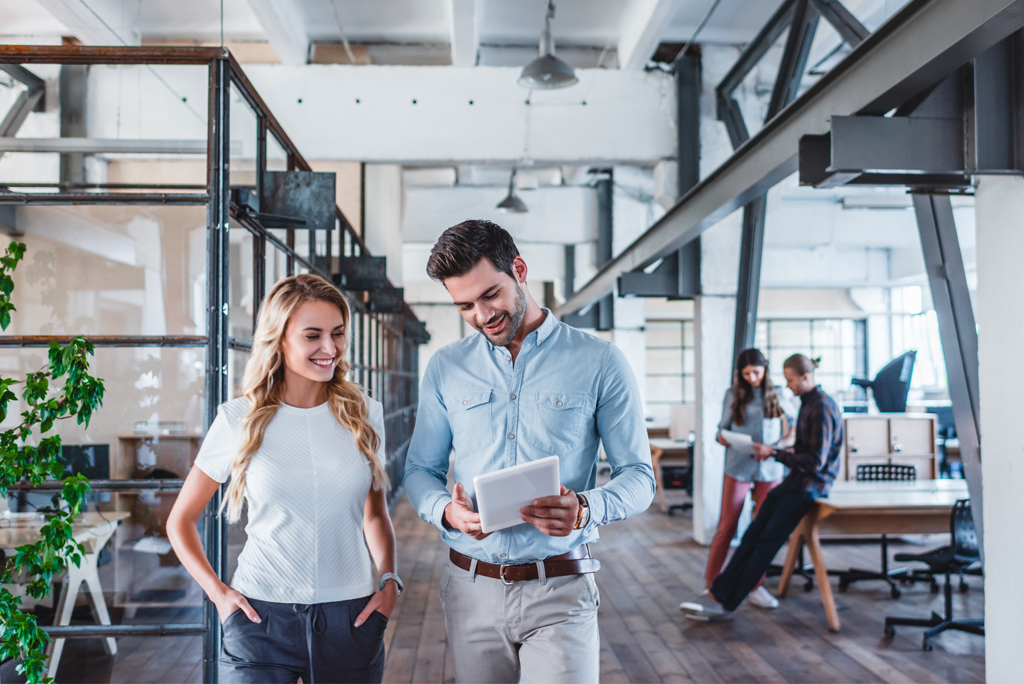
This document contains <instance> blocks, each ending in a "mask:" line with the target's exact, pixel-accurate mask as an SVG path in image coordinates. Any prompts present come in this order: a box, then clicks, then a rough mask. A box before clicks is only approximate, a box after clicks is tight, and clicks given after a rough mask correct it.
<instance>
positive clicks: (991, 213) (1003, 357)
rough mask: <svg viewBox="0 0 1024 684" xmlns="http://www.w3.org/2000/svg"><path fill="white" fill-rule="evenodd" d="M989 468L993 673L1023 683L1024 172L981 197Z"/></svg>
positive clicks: (988, 623) (984, 439)
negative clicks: (1023, 357)
mask: <svg viewBox="0 0 1024 684" xmlns="http://www.w3.org/2000/svg"><path fill="white" fill-rule="evenodd" d="M975 215H976V218H977V250H978V251H977V254H978V257H977V264H978V305H977V321H978V356H979V358H980V364H979V385H980V389H981V402H980V404H981V469H982V482H983V490H984V492H985V497H984V512H985V556H986V557H985V632H986V635H985V678H986V680H987V681H989V682H1012V681H1019V678H1020V676H1021V675H1020V673H1021V670H1022V669H1024V651H1022V650H1021V648H1020V646H1021V635H1024V592H1022V591H1021V590H1020V569H1021V568H1022V567H1024V525H1021V518H1022V514H1021V502H1020V498H1021V496H1020V493H1021V491H1022V490H1024V433H1022V432H1021V429H1020V416H1021V414H1022V413H1024V394H1022V393H1021V387H1024V366H1022V365H1021V364H1020V363H1019V357H1020V344H1021V340H1022V339H1024V300H1022V299H1021V298H1020V296H1019V295H1020V292H1021V289H1022V287H1024V273H1022V271H1021V268H1020V255H1021V254H1024V230H1022V228H1024V222H1022V219H1021V216H1024V178H1021V177H1018V176H982V177H981V180H980V181H979V183H978V189H977V193H976V195H975Z"/></svg>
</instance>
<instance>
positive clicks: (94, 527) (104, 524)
mask: <svg viewBox="0 0 1024 684" xmlns="http://www.w3.org/2000/svg"><path fill="white" fill-rule="evenodd" d="M129 515H131V514H130V513H128V512H127V511H106V512H104V513H83V514H82V515H80V516H78V518H76V519H75V523H74V525H73V526H72V528H71V529H72V535H73V537H74V539H75V541H77V542H78V543H79V544H81V545H82V546H83V547H85V555H84V557H83V558H82V562H81V564H80V565H79V566H78V567H75V564H74V563H69V564H68V571H67V577H66V578H65V580H64V586H63V588H62V589H61V592H60V598H59V599H58V601H57V605H56V611H55V620H54V622H55V623H56V624H58V625H70V624H71V612H72V611H73V610H74V608H75V601H76V600H77V599H78V591H79V589H81V587H82V583H83V582H85V583H86V584H88V585H89V599H90V602H91V603H92V608H93V616H94V617H95V618H96V620H97V622H99V624H101V625H109V624H110V614H109V613H108V612H107V602H106V601H105V600H104V599H103V587H102V586H101V585H100V578H99V574H98V572H97V561H98V560H99V555H100V550H101V549H102V548H103V546H104V545H105V544H106V543H107V540H108V539H110V536H111V535H112V534H114V531H115V530H116V529H117V526H118V525H120V524H121V521H122V520H124V519H125V518H127V517H128V516H129ZM11 523H12V524H11V525H10V526H9V527H0V547H2V548H3V549H4V550H5V551H6V552H7V553H8V555H10V554H11V553H14V549H15V548H16V547H18V546H22V545H25V544H32V543H34V542H36V541H38V540H39V536H40V535H39V530H40V528H41V527H42V526H43V525H44V524H45V523H46V521H45V520H32V521H23V520H14V521H11ZM103 646H104V650H106V651H107V653H109V654H110V655H114V654H116V653H117V641H116V640H115V639H114V638H113V637H107V638H105V639H104V640H103ZM63 651H64V639H54V640H53V641H51V642H50V645H49V647H48V648H47V653H48V654H49V655H50V664H49V667H48V670H49V672H48V674H47V676H49V677H55V676H56V675H57V666H58V665H59V664H60V656H61V653H62V652H63Z"/></svg>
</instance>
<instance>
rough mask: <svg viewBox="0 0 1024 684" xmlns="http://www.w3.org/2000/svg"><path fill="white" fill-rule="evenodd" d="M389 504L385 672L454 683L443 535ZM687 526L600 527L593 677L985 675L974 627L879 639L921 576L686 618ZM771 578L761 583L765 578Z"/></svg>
mask: <svg viewBox="0 0 1024 684" xmlns="http://www.w3.org/2000/svg"><path fill="white" fill-rule="evenodd" d="M393 515H394V521H395V527H396V529H397V531H398V544H399V570H400V574H401V576H402V578H403V579H404V580H405V582H406V591H405V593H404V594H403V595H402V596H401V597H400V599H399V602H398V605H397V606H396V608H395V612H394V614H393V615H392V617H391V620H390V624H389V626H388V630H387V633H386V635H385V639H386V644H387V648H388V656H387V666H386V669H385V674H384V681H385V682H442V681H444V682H451V681H455V680H454V673H453V672H452V666H451V658H450V654H449V651H448V647H447V642H446V638H445V629H444V614H443V613H442V612H441V606H440V599H439V595H438V592H439V590H438V583H439V581H440V578H441V572H442V571H443V569H444V566H445V563H446V562H447V547H446V546H444V545H443V544H442V543H441V541H440V538H439V534H438V532H437V530H436V529H434V528H433V527H431V526H429V525H427V524H425V523H423V522H421V521H420V520H419V519H418V518H417V517H416V516H415V514H414V513H413V511H412V508H411V507H410V506H409V504H408V501H406V500H405V498H404V497H402V499H401V501H400V502H399V504H398V505H397V506H396V508H395V511H394V514H393ZM689 529H690V521H689V519H688V518H687V517H684V516H681V515H677V516H676V517H668V516H666V515H664V514H662V513H659V512H658V511H657V509H656V508H651V509H650V510H649V511H648V512H647V513H644V514H641V515H638V516H635V517H633V518H631V519H629V520H626V521H622V522H619V523H615V524H613V525H610V526H608V527H605V528H602V530H601V541H600V543H598V544H596V545H595V546H594V549H593V550H594V554H595V555H596V556H597V557H598V558H599V559H600V560H601V562H602V565H603V567H602V570H601V572H600V573H598V577H597V583H598V586H599V587H600V590H601V607H600V611H599V621H600V631H601V681H602V682H689V681H693V682H982V681H984V639H983V638H982V637H978V636H974V635H968V634H960V633H956V632H951V633H947V634H945V635H942V636H940V637H939V638H937V639H936V641H935V650H934V651H932V652H925V651H922V650H921V630H920V629H915V628H909V627H907V628H901V629H900V628H898V629H897V634H896V637H895V638H894V639H891V640H890V639H886V638H884V637H883V635H882V625H883V620H884V617H885V616H886V615H906V616H917V615H920V616H926V615H927V614H928V612H929V609H930V606H931V605H932V603H933V601H934V602H936V603H935V605H936V607H938V606H939V605H940V604H939V603H938V600H939V599H938V598H937V597H936V596H934V595H932V594H930V593H929V591H928V588H927V585H916V586H912V587H906V588H905V589H904V592H903V596H902V598H900V599H898V600H893V599H891V598H890V597H889V592H888V589H887V588H885V585H884V584H882V583H880V582H864V583H860V584H857V585H854V586H852V587H851V588H850V589H849V591H848V592H847V593H845V594H838V593H837V594H836V598H837V603H838V606H839V610H840V616H841V618H842V621H843V629H842V632H841V633H839V634H832V633H830V632H829V631H828V629H827V627H826V622H825V615H824V612H823V611H822V608H821V602H820V597H819V595H818V592H817V590H816V589H815V590H813V591H812V592H810V593H804V592H803V591H802V589H801V588H800V584H799V583H794V587H793V590H792V591H791V592H790V597H789V598H787V599H785V600H784V601H782V606H781V608H780V609H779V610H777V611H772V612H764V611H760V610H758V609H756V608H753V607H751V606H749V605H744V606H742V607H741V608H740V609H739V610H737V612H736V616H735V618H734V619H733V620H732V621H730V622H724V623H693V622H689V621H687V620H684V619H683V617H682V615H681V613H680V612H679V610H678V604H679V602H680V601H681V600H684V599H688V598H691V597H693V596H695V595H696V594H697V593H698V592H699V591H700V590H701V589H702V588H703V579H702V577H703V570H704V561H705V558H706V553H707V552H706V549H705V548H703V547H701V546H699V545H697V544H696V543H694V542H693V541H692V539H691V538H690V534H689ZM896 548H897V550H901V547H900V546H898V545H897V547H896ZM905 548H906V549H915V550H916V549H917V548H919V547H913V546H907V547H905ZM825 556H826V561H827V562H829V563H830V566H831V567H836V568H839V567H849V566H851V565H853V566H858V567H865V568H872V567H877V565H878V562H879V560H878V547H877V546H868V545H865V546H847V545H831V546H826V547H825ZM781 557H782V553H780V555H779V558H781ZM798 579H799V578H798ZM774 581H775V580H770V581H769V587H770V588H771V589H774ZM968 581H969V583H970V585H971V589H970V591H969V592H968V593H967V594H959V593H956V594H955V597H954V600H955V602H956V603H955V607H956V610H957V611H958V615H959V616H961V617H977V616H980V614H981V610H982V606H983V603H984V594H983V590H982V588H981V581H980V578H976V577H972V578H969V580H968ZM833 586H835V585H834V584H833ZM170 612H171V611H167V610H159V609H153V610H149V611H147V610H145V609H142V610H139V611H138V614H137V615H136V616H135V618H134V619H133V620H131V621H132V622H162V621H171V620H174V621H181V622H187V621H193V620H197V619H198V616H197V615H191V614H189V615H184V614H180V615H179V614H177V613H175V614H174V615H171V614H170ZM179 612H180V611H179ZM119 617H120V616H118V615H115V616H114V621H115V622H118V621H119V620H118V618H119ZM201 654H202V645H201V641H200V639H199V638H198V637H193V638H174V639H170V638H135V639H128V638H122V639H120V640H119V653H118V654H117V655H116V656H113V657H111V656H106V655H104V654H103V651H102V648H101V646H100V642H99V641H98V640H84V641H79V640H74V641H71V642H69V644H68V647H67V648H66V650H65V652H64V659H63V660H62V662H61V668H60V673H59V675H58V678H57V679H58V681H59V682H138V683H142V682H183V681H187V682H199V681H201V676H202V672H201V666H200V660H201V658H202V655H201Z"/></svg>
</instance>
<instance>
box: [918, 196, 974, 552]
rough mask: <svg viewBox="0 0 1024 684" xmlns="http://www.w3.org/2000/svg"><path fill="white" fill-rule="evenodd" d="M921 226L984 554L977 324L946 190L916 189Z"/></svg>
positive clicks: (966, 471)
mask: <svg viewBox="0 0 1024 684" xmlns="http://www.w3.org/2000/svg"><path fill="white" fill-rule="evenodd" d="M914 211H915V213H916V214H917V228H918V231H919V232H920V234H921V252H922V254H923V255H924V263H925V270H926V271H927V273H928V284H929V285H930V286H931V292H932V304H933V306H934V307H935V316H936V318H937V319H938V323H939V338H940V339H941V340H942V356H943V359H944V360H945V362H946V378H947V383H948V385H949V398H950V400H951V401H952V403H953V421H954V422H955V423H956V435H957V439H958V440H959V441H960V460H961V462H962V463H963V466H964V478H965V479H966V480H967V488H968V490H969V491H970V494H971V512H972V514H973V515H974V526H975V527H976V528H977V532H978V545H979V547H980V548H982V554H983V555H982V559H983V560H984V548H983V547H982V543H983V540H984V529H985V527H984V520H983V512H984V507H983V505H982V501H983V499H982V494H983V493H982V484H981V454H980V451H979V445H980V441H979V435H980V434H981V429H980V425H981V423H980V419H981V413H980V403H979V397H980V394H979V390H978V328H977V326H976V324H975V321H974V308H973V307H972V305H971V296H970V293H969V291H968V289H967V275H966V274H965V272H964V262H963V257H962V256H961V254H960V243H959V241H958V240H957V235H956V224H955V223H954V221H953V205H952V203H951V202H950V199H949V196H948V195H914Z"/></svg>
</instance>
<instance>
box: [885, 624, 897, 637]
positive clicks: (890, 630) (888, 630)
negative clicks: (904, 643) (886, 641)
mask: <svg viewBox="0 0 1024 684" xmlns="http://www.w3.org/2000/svg"><path fill="white" fill-rule="evenodd" d="M885 636H887V637H894V636H896V628H895V627H893V626H892V625H886V626H885Z"/></svg>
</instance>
